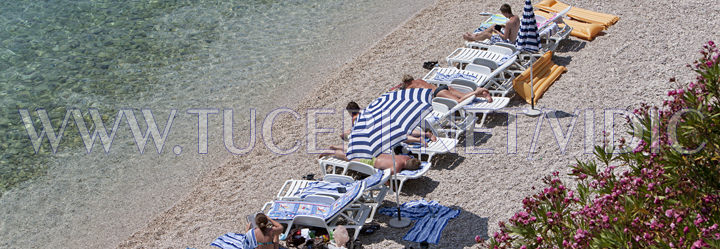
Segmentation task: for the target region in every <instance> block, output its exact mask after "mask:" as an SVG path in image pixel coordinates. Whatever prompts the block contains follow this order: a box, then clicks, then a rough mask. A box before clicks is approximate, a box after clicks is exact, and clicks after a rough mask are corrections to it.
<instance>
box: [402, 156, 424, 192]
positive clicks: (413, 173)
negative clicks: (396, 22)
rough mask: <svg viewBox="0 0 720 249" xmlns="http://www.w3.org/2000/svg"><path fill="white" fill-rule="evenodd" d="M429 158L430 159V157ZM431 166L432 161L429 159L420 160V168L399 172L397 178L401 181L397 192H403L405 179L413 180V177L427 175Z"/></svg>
mask: <svg viewBox="0 0 720 249" xmlns="http://www.w3.org/2000/svg"><path fill="white" fill-rule="evenodd" d="M428 160H429V159H428ZM430 166H432V163H430V162H429V161H421V162H420V168H418V169H416V170H403V171H400V172H398V173H397V180H398V181H399V183H398V187H397V192H398V193H401V191H402V187H403V184H405V181H407V180H411V179H417V178H420V177H422V176H423V175H425V173H426V172H427V171H428V170H429V169H430Z"/></svg>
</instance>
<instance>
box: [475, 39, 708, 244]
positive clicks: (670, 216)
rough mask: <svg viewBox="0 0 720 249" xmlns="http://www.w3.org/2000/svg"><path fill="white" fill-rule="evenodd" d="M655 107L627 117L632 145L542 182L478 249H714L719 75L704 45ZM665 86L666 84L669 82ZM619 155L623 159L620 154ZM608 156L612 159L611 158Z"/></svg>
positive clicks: (600, 151)
mask: <svg viewBox="0 0 720 249" xmlns="http://www.w3.org/2000/svg"><path fill="white" fill-rule="evenodd" d="M701 54H702V57H701V58H700V59H698V60H696V61H695V62H694V63H693V64H692V65H688V67H690V68H691V69H692V70H694V71H695V72H696V73H697V78H696V80H695V81H693V82H692V83H689V84H687V85H680V84H678V83H672V84H677V85H678V87H677V89H676V90H671V91H669V92H668V96H669V97H668V100H665V101H663V103H662V105H661V106H660V107H651V106H650V105H647V104H643V105H642V106H641V107H640V108H639V109H636V110H635V111H634V113H635V115H636V117H637V120H638V121H637V122H628V123H629V125H631V124H635V126H638V127H639V128H640V131H641V132H636V133H635V136H636V138H635V139H640V141H639V143H637V146H633V148H628V147H629V143H628V144H626V143H625V141H624V140H623V139H621V140H620V141H619V143H620V146H619V147H618V148H617V149H615V151H613V149H612V148H608V147H607V146H606V145H605V146H598V147H596V148H595V159H594V160H591V161H577V163H576V164H574V165H572V166H570V168H571V172H570V173H569V175H570V178H571V179H572V181H573V182H572V184H575V186H574V187H568V186H569V185H567V183H565V182H563V181H561V180H560V179H559V177H558V176H559V173H558V172H555V173H553V175H551V176H548V177H546V178H544V180H543V182H544V187H543V189H542V191H541V192H538V193H537V194H535V195H533V196H530V197H527V198H525V199H524V200H523V210H522V211H520V212H517V213H516V214H515V215H514V216H513V217H512V218H510V220H509V221H507V222H500V223H499V226H500V231H498V232H496V233H495V234H494V235H493V236H492V237H491V238H490V239H489V240H488V241H479V242H481V243H482V245H483V246H485V247H488V248H720V228H719V227H718V226H719V225H718V224H720V81H719V80H718V77H720V69H719V68H718V54H720V52H719V51H718V47H717V46H716V45H715V44H714V43H713V42H712V41H710V42H708V43H707V44H706V45H704V46H703V49H702V50H701ZM670 82H675V80H674V79H670ZM619 151H625V152H624V153H620V152H619ZM613 152H615V153H613Z"/></svg>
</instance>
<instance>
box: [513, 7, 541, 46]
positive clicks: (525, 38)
mask: <svg viewBox="0 0 720 249" xmlns="http://www.w3.org/2000/svg"><path fill="white" fill-rule="evenodd" d="M517 45H518V47H520V49H522V50H525V51H529V52H537V51H538V50H540V39H539V38H538V32H537V23H536V22H535V12H533V6H532V3H530V0H525V7H524V8H523V15H522V19H520V32H518V39H517Z"/></svg>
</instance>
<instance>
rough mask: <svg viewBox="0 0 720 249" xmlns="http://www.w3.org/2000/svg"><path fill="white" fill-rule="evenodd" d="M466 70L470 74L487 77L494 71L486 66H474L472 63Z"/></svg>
mask: <svg viewBox="0 0 720 249" xmlns="http://www.w3.org/2000/svg"><path fill="white" fill-rule="evenodd" d="M465 70H466V71H470V72H475V73H479V74H481V75H485V76H488V75H490V74H491V73H492V70H491V69H490V68H489V67H487V66H485V65H478V64H474V63H470V64H468V65H467V66H465Z"/></svg>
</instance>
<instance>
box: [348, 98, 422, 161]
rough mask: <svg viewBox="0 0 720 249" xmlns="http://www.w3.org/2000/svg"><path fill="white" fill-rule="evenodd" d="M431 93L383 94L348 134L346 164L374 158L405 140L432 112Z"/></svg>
mask: <svg viewBox="0 0 720 249" xmlns="http://www.w3.org/2000/svg"><path fill="white" fill-rule="evenodd" d="M431 103H432V90H431V89H418V88H412V89H406V90H400V91H394V92H389V93H385V94H383V95H382V96H380V97H379V98H377V99H376V100H375V101H373V102H372V103H370V105H368V107H367V108H365V109H364V110H362V112H360V116H359V117H358V118H357V120H355V125H354V126H353V128H352V131H351V132H350V143H349V144H348V150H347V152H346V155H347V158H348V160H352V159H358V158H373V157H376V156H377V155H379V154H380V153H381V152H383V151H386V150H388V149H390V148H392V147H393V146H395V145H397V144H399V143H400V142H402V141H405V139H407V135H408V134H409V133H411V132H412V130H413V129H414V128H415V127H416V126H417V125H418V124H419V123H420V121H422V120H423V118H424V117H425V116H426V115H427V114H429V113H430V111H431V110H432V109H431V108H432V104H431Z"/></svg>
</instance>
